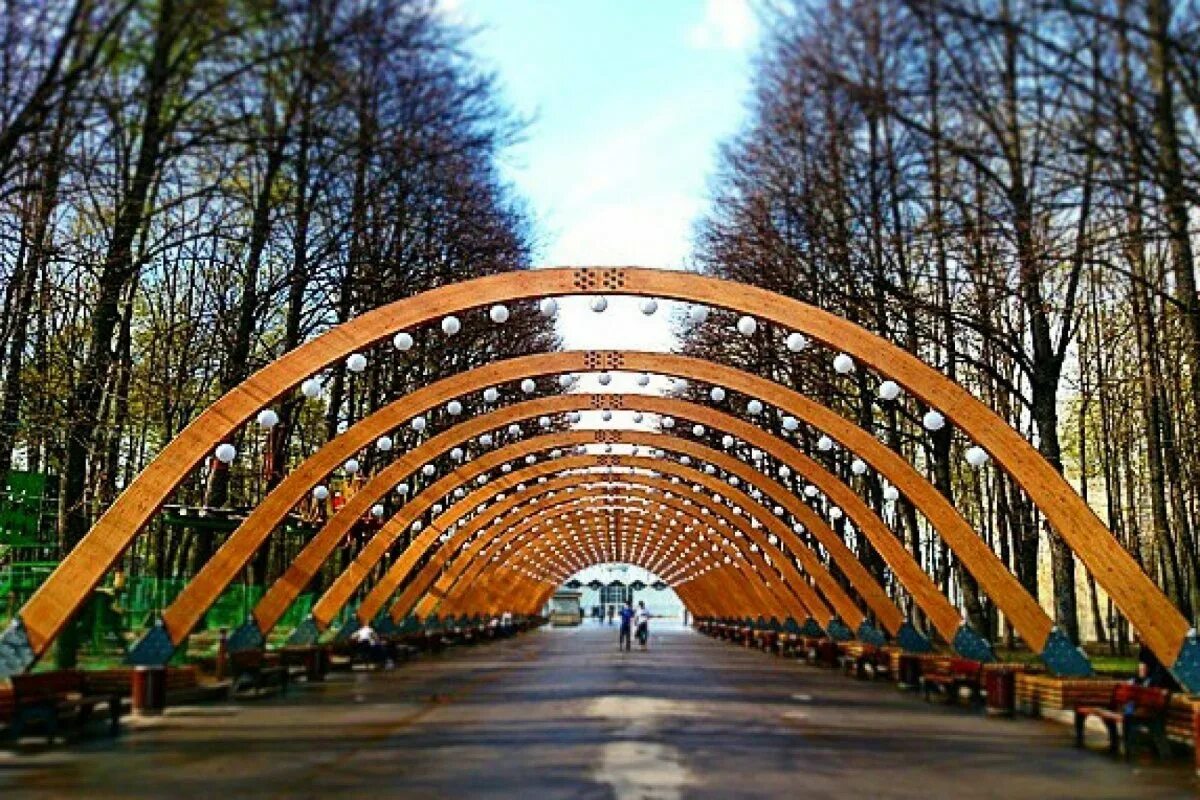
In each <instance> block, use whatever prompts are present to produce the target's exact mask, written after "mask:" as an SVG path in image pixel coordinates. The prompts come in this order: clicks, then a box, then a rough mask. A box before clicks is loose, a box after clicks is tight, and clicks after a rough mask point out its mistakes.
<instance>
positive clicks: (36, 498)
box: [0, 471, 315, 659]
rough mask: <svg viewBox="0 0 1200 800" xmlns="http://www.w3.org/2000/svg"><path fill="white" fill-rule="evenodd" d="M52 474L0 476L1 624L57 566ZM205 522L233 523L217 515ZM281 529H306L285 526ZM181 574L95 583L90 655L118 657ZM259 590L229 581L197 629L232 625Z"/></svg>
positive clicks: (173, 591) (306, 606)
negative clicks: (171, 576) (231, 583)
mask: <svg viewBox="0 0 1200 800" xmlns="http://www.w3.org/2000/svg"><path fill="white" fill-rule="evenodd" d="M57 487H58V479H57V478H56V477H54V476H51V475H43V474H39V473H33V472H18V471H11V472H9V473H8V474H7V475H5V476H4V479H3V481H2V482H0V629H2V628H3V627H4V626H6V625H7V624H8V621H9V620H10V619H12V618H13V616H14V615H15V614H16V613H17V611H18V610H19V609H20V608H21V607H22V606H23V605H24V604H25V602H26V601H27V600H28V599H29V598H30V597H31V596H32V595H33V593H34V591H36V590H37V588H38V586H40V585H41V584H42V582H44V581H45V580H46V578H47V577H49V575H50V573H51V572H53V571H54V569H55V567H57V566H58V556H59V550H58V537H57V533H56V529H55V523H56V514H57V506H58V495H57ZM197 522H198V520H197V517H196V516H194V515H190V516H189V515H187V514H182V513H178V512H176V513H172V512H168V513H166V514H165V515H164V519H163V523H164V524H167V525H195V524H197ZM209 524H213V525H214V526H220V527H222V528H228V529H232V527H233V526H234V525H235V524H236V523H233V524H230V522H229V521H228V520H227V519H223V518H220V517H218V518H217V519H214V520H211V521H210V522H209ZM286 533H287V534H311V532H310V531H306V530H302V529H301V528H300V526H295V525H290V526H289V527H288V529H287V531H286ZM187 582H188V579H187V578H174V577H173V578H163V579H159V578H156V577H152V576H147V575H125V574H124V573H113V575H110V576H109V578H108V579H107V580H106V581H105V582H104V583H103V584H102V585H101V586H100V587H98V588H97V589H96V591H95V592H94V594H93V595H92V598H91V600H90V601H89V603H88V605H87V606H86V608H85V609H84V610H83V611H82V612H81V613H80V615H79V617H78V623H77V624H79V625H80V626H81V628H82V630H83V631H84V633H83V635H82V637H81V640H82V642H83V643H84V646H85V649H87V650H89V651H91V652H92V653H93V654H104V655H106V656H107V657H108V658H110V659H115V658H119V657H120V656H121V655H122V654H123V653H124V651H125V649H126V647H127V646H128V644H129V643H130V642H132V641H133V640H134V639H136V637H137V636H138V635H140V634H141V633H142V632H144V631H145V630H146V629H147V628H149V627H150V626H151V625H153V624H154V622H155V620H156V619H157V617H158V615H159V613H160V612H161V611H162V609H163V608H165V607H166V606H168V605H169V604H170V603H171V601H173V600H174V599H175V597H176V596H177V595H178V594H179V593H180V592H181V591H182V590H183V587H184V586H185V585H186V584H187ZM264 591H265V589H264V587H262V586H255V585H250V584H246V583H235V584H233V585H231V586H230V587H229V588H228V589H227V590H226V591H225V592H224V593H223V594H222V595H221V596H220V598H218V600H217V602H215V603H214V604H213V606H212V608H211V609H209V611H208V613H207V614H206V615H205V618H204V621H203V623H202V624H201V625H200V626H198V627H197V632H201V633H202V632H204V631H217V630H220V629H226V630H233V629H235V628H237V627H238V626H240V625H241V624H242V623H243V622H245V621H246V619H247V617H248V616H249V614H250V611H251V609H253V608H254V605H255V604H256V603H257V602H258V600H259V599H260V598H261V597H262V595H263V592H264ZM314 599H315V598H314V596H313V595H312V594H302V595H300V596H299V597H298V598H297V599H296V602H295V603H293V604H292V606H291V608H289V609H288V611H287V613H286V614H285V615H284V616H283V618H281V619H280V621H279V624H278V625H277V626H276V632H277V633H280V634H284V633H287V632H290V631H291V629H292V628H294V627H295V626H296V625H298V624H299V623H300V621H301V620H303V619H304V618H305V617H306V616H308V613H309V611H310V610H311V609H312V604H313V601H314Z"/></svg>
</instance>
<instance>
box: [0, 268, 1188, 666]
mask: <svg viewBox="0 0 1200 800" xmlns="http://www.w3.org/2000/svg"><path fill="white" fill-rule="evenodd" d="M595 292H615V293H621V294H631V295H643V296H657V297H664V298H669V299H676V300H685V301H690V302H697V303H705V304H708V305H712V306H716V307H721V308H729V309H733V310H737V311H741V312H744V313H749V314H754V315H756V316H758V317H760V318H765V319H768V320H770V321H772V322H775V323H777V324H780V325H785V326H788V327H790V328H793V329H796V330H799V331H801V332H803V333H805V334H807V335H809V336H810V337H812V338H815V339H817V340H819V341H821V342H823V343H825V344H828V345H832V346H836V347H838V348H840V349H841V350H843V351H845V352H847V353H848V354H849V355H851V356H852V357H854V358H855V359H856V360H857V361H858V362H859V363H860V364H864V365H866V366H869V367H871V368H872V369H874V370H876V371H877V372H879V373H881V374H885V375H888V376H890V377H891V378H893V379H894V380H896V381H897V382H898V383H900V384H901V385H902V386H904V387H905V388H906V389H908V390H909V391H911V392H912V393H913V394H915V395H916V396H917V397H918V398H920V399H921V400H923V401H924V402H926V403H927V404H929V405H930V406H932V407H934V408H937V409H939V410H940V411H942V412H943V413H944V414H945V415H946V416H947V417H948V418H949V419H950V420H951V421H952V422H954V423H956V424H957V425H958V426H959V427H961V428H962V429H963V430H964V431H965V432H967V433H968V434H969V435H970V436H971V437H972V438H973V439H974V440H975V441H976V442H977V443H978V444H980V445H981V446H982V447H984V448H985V449H986V450H987V451H988V452H989V453H991V454H992V456H993V458H994V459H995V460H996V462H997V464H998V465H999V466H1000V467H1001V468H1003V469H1005V470H1006V471H1007V472H1009V474H1010V475H1011V476H1012V477H1013V479H1014V480H1015V481H1016V482H1017V483H1019V484H1020V485H1021V486H1022V488H1023V489H1024V490H1025V491H1026V493H1027V494H1028V495H1029V497H1030V498H1031V499H1032V500H1033V502H1034V503H1035V504H1036V505H1037V506H1038V508H1039V509H1040V510H1041V512H1042V513H1043V515H1044V516H1045V517H1046V519H1047V520H1048V521H1049V522H1050V524H1051V525H1052V526H1053V527H1054V529H1055V530H1056V531H1057V532H1058V533H1059V534H1060V535H1061V536H1062V537H1063V539H1064V541H1066V542H1067V544H1068V545H1069V546H1070V547H1071V548H1072V550H1074V552H1075V553H1076V554H1077V555H1078V556H1079V558H1080V559H1081V560H1082V561H1083V563H1084V564H1085V566H1087V568H1088V569H1089V570H1090V571H1091V573H1092V575H1093V576H1094V577H1095V578H1096V580H1097V582H1099V583H1100V584H1101V585H1102V586H1103V587H1104V589H1105V590H1106V591H1107V592H1108V594H1109V596H1110V597H1111V598H1112V599H1113V601H1114V602H1115V603H1116V604H1117V606H1118V607H1119V608H1120V609H1121V610H1122V611H1123V612H1124V614H1125V615H1126V617H1127V618H1128V619H1129V620H1130V622H1131V623H1132V624H1133V626H1134V627H1135V628H1136V629H1137V630H1138V631H1139V633H1140V634H1141V636H1142V639H1143V641H1145V642H1146V644H1147V645H1148V646H1149V647H1150V648H1151V649H1152V650H1153V651H1154V652H1155V653H1156V654H1157V655H1158V656H1159V657H1160V659H1161V660H1162V661H1163V662H1164V663H1168V664H1173V665H1174V666H1173V669H1174V671H1175V672H1176V674H1177V675H1178V676H1179V677H1180V678H1181V679H1182V681H1183V683H1184V684H1185V685H1188V686H1189V687H1192V688H1195V687H1197V686H1200V641H1198V640H1197V637H1196V634H1195V631H1194V630H1192V629H1191V625H1190V623H1189V622H1188V620H1187V619H1185V618H1184V617H1183V615H1182V614H1180V612H1179V611H1178V609H1176V608H1175V607H1174V605H1172V603H1171V602H1170V600H1169V599H1168V598H1167V597H1166V596H1165V594H1164V593H1163V592H1162V591H1161V590H1160V589H1159V588H1158V587H1157V586H1156V585H1155V584H1154V582H1153V581H1152V580H1151V579H1150V578H1149V576H1147V575H1146V574H1145V573H1144V572H1142V571H1141V569H1140V568H1139V567H1138V565H1137V563H1136V562H1135V561H1134V559H1133V558H1132V556H1130V554H1129V553H1128V552H1126V551H1125V549H1124V548H1122V547H1121V545H1120V543H1119V542H1117V540H1116V539H1115V538H1114V537H1113V536H1112V534H1111V533H1110V532H1109V531H1108V530H1107V529H1106V528H1105V527H1104V525H1103V523H1101V522H1100V520H1099V518H1098V517H1097V516H1096V515H1095V514H1094V513H1093V512H1092V511H1091V509H1090V508H1089V507H1088V506H1087V504H1086V503H1085V502H1083V500H1082V499H1081V498H1080V497H1079V496H1078V494H1076V493H1075V491H1074V490H1073V489H1072V488H1071V487H1070V485H1069V484H1068V483H1067V482H1066V480H1065V479H1064V478H1063V476H1062V475H1060V474H1059V473H1058V472H1057V471H1056V470H1055V469H1054V468H1053V466H1051V465H1050V464H1049V463H1048V462H1047V461H1046V460H1045V459H1043V458H1042V457H1041V456H1040V455H1039V454H1038V453H1037V451H1036V450H1035V449H1034V448H1033V447H1032V446H1031V445H1030V444H1029V443H1028V442H1027V441H1026V440H1025V439H1024V438H1023V437H1022V436H1021V435H1020V434H1019V433H1018V432H1017V431H1015V430H1013V429H1012V428H1011V427H1009V426H1008V425H1007V424H1006V423H1005V422H1004V421H1003V420H1002V419H1001V418H1000V417H998V416H997V415H996V414H995V413H993V412H992V411H991V410H989V409H988V408H987V407H986V406H985V405H984V404H983V403H981V402H979V401H978V400H977V399H975V398H974V397H972V396H971V395H970V393H969V392H967V391H966V390H965V389H964V388H963V387H961V386H959V385H958V384H956V383H955V382H953V381H952V380H950V379H948V378H946V377H945V376H943V375H941V374H940V373H938V372H937V371H936V370H934V369H932V368H931V367H929V366H928V365H926V364H924V363H923V362H921V361H920V360H919V359H917V358H916V357H914V356H913V355H911V354H910V353H907V352H906V351H904V350H903V349H901V348H898V347H896V346H894V345H892V344H891V343H889V342H887V341H886V340H884V339H883V338H882V337H879V336H876V335H874V334H871V333H870V332H868V331H866V330H865V329H862V328H860V327H858V326H855V325H853V324H851V323H849V322H847V321H846V320H843V319H840V318H839V317H837V316H835V315H833V314H830V313H828V312H825V311H822V310H820V309H817V308H815V307H812V306H809V305H807V304H804V303H801V302H799V301H796V300H792V299H789V298H785V297H783V296H781V295H777V294H774V293H771V292H767V291H764V290H762V289H757V288H755V287H751V286H746V285H741V284H734V283H730V282H726V281H721V280H717V279H713V278H707V277H703V276H699V275H693V274H688V273H681V272H665V271H657V270H644V269H635V268H596V269H548V270H537V271H530V272H520V273H506V274H502V275H495V276H489V277H484V278H479V279H477V280H473V281H467V282H464V283H460V284H453V285H450V286H445V287H440V288H438V289H434V290H432V291H429V292H426V293H424V294H421V295H417V296H415V297H412V298H407V299H405V300H400V301H397V302H396V303H393V304H390V305H388V306H385V307H382V308H380V309H376V310H375V311H372V312H369V313H367V314H365V315H363V316H362V317H359V318H358V319H356V320H353V321H351V322H348V323H345V324H343V325H341V326H339V327H337V328H335V329H333V330H331V331H329V332H327V333H326V334H324V335H322V336H320V337H318V338H317V339H314V340H313V341H311V342H308V343H307V344H305V345H303V346H301V347H299V348H297V349H296V350H293V351H291V352H290V353H288V354H286V355H284V356H283V357H281V358H280V359H279V360H277V361H275V362H273V363H272V364H270V365H268V366H267V367H265V368H263V369H262V370H260V371H259V372H257V373H255V375H253V376H251V378H250V379H248V380H247V381H246V382H245V383H243V384H242V385H240V386H239V387H237V388H235V389H234V390H232V391H231V392H229V393H228V394H226V395H225V396H224V397H222V398H221V399H219V400H218V401H217V402H215V403H214V404H213V405H212V406H210V407H209V408H208V409H207V410H206V411H205V412H203V413H202V414H201V415H200V416H199V417H197V418H196V419H195V420H194V421H193V422H192V423H191V424H189V425H188V427H187V428H185V430H184V431H183V432H182V433H181V434H180V435H179V436H178V437H177V438H176V439H175V440H173V441H172V442H171V443H170V444H169V445H168V446H167V447H166V448H164V450H163V451H162V453H161V454H160V455H159V457H158V458H156V459H155V460H154V461H153V462H152V463H151V464H150V465H149V466H148V467H147V468H146V469H145V470H144V471H143V472H142V473H141V474H140V475H139V476H138V478H136V479H135V480H134V482H133V483H132V484H131V485H130V487H128V489H127V490H126V491H125V492H124V493H123V494H122V496H121V497H120V498H118V500H117V502H116V503H114V504H113V506H112V507H110V509H109V510H108V511H107V512H106V513H105V514H104V515H103V516H102V517H101V518H100V520H99V521H98V522H97V523H96V525H95V526H94V527H93V528H92V530H91V531H90V532H89V533H88V535H87V536H86V537H85V538H84V540H83V541H82V542H80V543H79V545H78V546H77V547H76V548H75V549H74V550H73V551H72V552H71V553H70V554H68V556H67V557H66V558H65V559H64V560H63V562H62V563H61V564H60V565H59V567H58V569H56V570H55V572H54V573H53V574H52V575H51V577H50V578H49V579H48V580H47V581H46V582H45V583H44V584H43V585H42V586H41V587H39V589H38V591H37V592H36V593H35V594H34V596H33V597H32V598H31V599H30V600H29V602H28V603H26V605H25V606H24V607H23V608H22V610H21V612H20V614H19V616H18V618H17V621H16V624H15V625H13V626H12V627H11V628H10V630H9V631H7V632H6V633H5V634H4V638H3V643H4V649H5V651H6V652H7V653H10V654H11V655H10V656H9V657H8V658H7V659H6V663H5V667H4V668H5V669H10V665H11V664H14V663H15V664H18V665H21V663H22V662H23V663H24V664H26V665H27V664H28V663H31V662H32V660H33V659H35V658H36V657H37V655H39V654H41V653H42V652H44V650H45V648H46V646H47V645H48V643H49V641H50V640H51V639H52V638H53V637H54V635H55V634H56V633H57V632H58V631H59V630H60V629H61V627H62V625H64V624H65V623H66V621H67V620H68V619H69V618H70V617H71V616H72V615H73V614H74V613H75V611H76V610H77V609H78V608H79V606H80V605H81V604H82V603H83V601H84V600H85V599H86V597H87V596H88V594H89V593H90V592H91V591H92V589H93V588H94V587H95V585H96V583H97V582H98V581H99V580H100V578H101V577H102V576H103V574H104V573H105V572H106V571H107V570H108V569H109V568H110V567H111V566H112V565H113V564H114V563H115V561H116V559H117V558H118V557H119V556H120V554H121V553H122V552H123V551H124V549H125V548H126V547H127V546H128V544H129V542H130V541H131V540H132V538H133V537H134V536H136V535H137V533H138V532H139V531H140V530H141V529H142V528H143V527H144V525H145V524H146V522H148V520H149V518H150V516H151V515H152V514H153V513H154V511H155V510H156V509H157V508H158V507H159V506H160V505H161V504H162V503H163V502H165V500H166V499H167V497H168V496H169V495H170V493H171V492H173V491H174V489H175V488H176V487H177V486H178V484H179V483H180V482H181V481H182V480H183V479H184V478H185V477H186V476H187V474H188V473H189V472H190V471H191V470H192V469H193V468H195V466H196V465H197V464H199V463H200V461H201V460H202V459H203V458H204V457H205V456H206V455H207V454H208V452H209V450H210V449H211V447H212V446H213V445H214V444H215V443H216V442H218V441H221V440H222V439H224V438H227V437H228V436H229V435H231V434H232V433H233V432H234V431H235V430H236V429H237V427H238V426H240V425H241V424H243V423H245V422H246V421H247V420H248V419H249V418H250V417H251V416H252V415H253V414H254V413H256V412H257V411H258V410H259V409H260V408H262V407H263V406H265V405H267V404H269V403H270V402H272V401H273V400H274V399H276V398H278V397H279V396H280V395H282V394H283V393H284V392H286V391H288V390H289V389H291V388H293V387H294V386H296V385H297V384H298V383H299V382H300V380H302V379H303V378H304V377H306V376H307V375H308V374H310V373H312V372H313V371H316V370H319V369H322V368H324V367H325V366H328V365H329V364H331V363H334V362H336V361H338V360H340V359H342V358H345V357H346V356H348V355H350V353H352V352H353V351H355V350H357V349H360V348H362V347H365V346H368V345H370V344H372V343H375V342H378V341H381V340H382V339H384V338H385V337H387V336H389V335H391V334H392V333H394V332H396V331H398V330H402V329H405V328H409V327H412V326H414V325H417V324H420V323H423V322H426V321H428V320H431V319H434V318H437V317H439V316H442V315H445V314H449V313H453V312H457V311H461V310H462V309H466V308H472V307H476V306H479V305H484V304H488V303H494V302H511V301H514V300H522V299H532V298H535V297H541V296H552V295H565V294H578V293H595ZM1185 648H1186V649H1187V652H1186V653H1185V652H1183V651H1184V650H1185Z"/></svg>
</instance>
